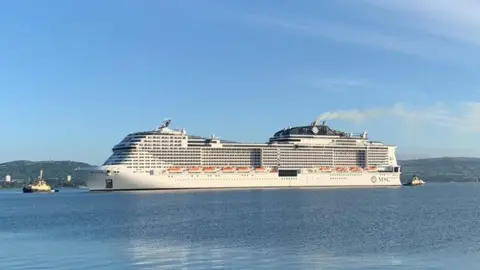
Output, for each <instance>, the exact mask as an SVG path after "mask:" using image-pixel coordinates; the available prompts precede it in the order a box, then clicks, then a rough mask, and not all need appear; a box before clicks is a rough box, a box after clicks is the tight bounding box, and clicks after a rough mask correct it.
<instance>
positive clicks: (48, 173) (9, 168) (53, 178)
mask: <svg viewBox="0 0 480 270" xmlns="http://www.w3.org/2000/svg"><path fill="white" fill-rule="evenodd" d="M91 166H92V165H90V164H88V163H84V162H77V161H29V160H15V161H10V162H6V163H0V183H3V182H4V181H5V176H6V175H10V176H11V179H12V180H13V181H27V182H28V181H29V179H30V180H32V181H33V180H35V179H36V178H37V177H38V175H39V173H40V169H43V177H44V178H45V180H47V182H49V183H51V184H55V185H57V184H60V185H63V182H65V180H66V179H67V176H68V175H70V176H71V177H72V181H71V182H72V183H71V184H74V185H83V184H84V182H85V178H86V173H85V172H81V171H75V169H76V168H85V167H91Z"/></svg>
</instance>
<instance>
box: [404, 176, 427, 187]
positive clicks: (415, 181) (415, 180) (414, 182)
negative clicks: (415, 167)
mask: <svg viewBox="0 0 480 270" xmlns="http://www.w3.org/2000/svg"><path fill="white" fill-rule="evenodd" d="M424 184H425V181H423V180H422V179H420V178H419V177H418V176H417V175H413V177H412V179H411V180H410V181H409V182H408V183H406V184H405V186H423V185H424Z"/></svg>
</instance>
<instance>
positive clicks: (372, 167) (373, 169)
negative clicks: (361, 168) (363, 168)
mask: <svg viewBox="0 0 480 270" xmlns="http://www.w3.org/2000/svg"><path fill="white" fill-rule="evenodd" d="M367 171H369V172H376V171H377V167H375V166H370V167H368V168H367Z"/></svg>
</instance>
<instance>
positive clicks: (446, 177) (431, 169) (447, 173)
mask: <svg viewBox="0 0 480 270" xmlns="http://www.w3.org/2000/svg"><path fill="white" fill-rule="evenodd" d="M398 163H399V164H400V165H401V166H402V172H403V173H402V176H401V178H402V181H406V180H407V179H410V178H411V177H412V176H413V175H414V174H417V175H418V176H420V177H421V178H422V179H424V180H425V181H427V182H471V181H477V180H478V179H479V178H480V158H453V157H445V158H426V159H413V160H399V161H398ZM91 166H92V165H90V164H88V163H85V162H77V161H29V160H16V161H10V162H6V163H0V184H2V183H3V182H4V181H5V176H6V175H7V174H8V175H10V176H11V178H12V180H23V181H28V180H29V179H31V180H34V179H35V178H36V177H37V176H38V174H39V172H40V169H43V175H44V178H45V179H46V180H47V181H48V182H49V183H51V184H54V185H57V186H58V185H64V184H65V180H66V178H67V175H71V177H72V181H71V183H70V184H71V185H77V186H78V185H85V180H86V177H87V174H86V172H82V171H75V169H76V168H79V167H80V168H85V167H91Z"/></svg>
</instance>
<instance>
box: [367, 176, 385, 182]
mask: <svg viewBox="0 0 480 270" xmlns="http://www.w3.org/2000/svg"><path fill="white" fill-rule="evenodd" d="M370 181H372V183H377V182H381V183H387V182H390V179H388V177H376V176H372V177H371V178H370Z"/></svg>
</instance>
